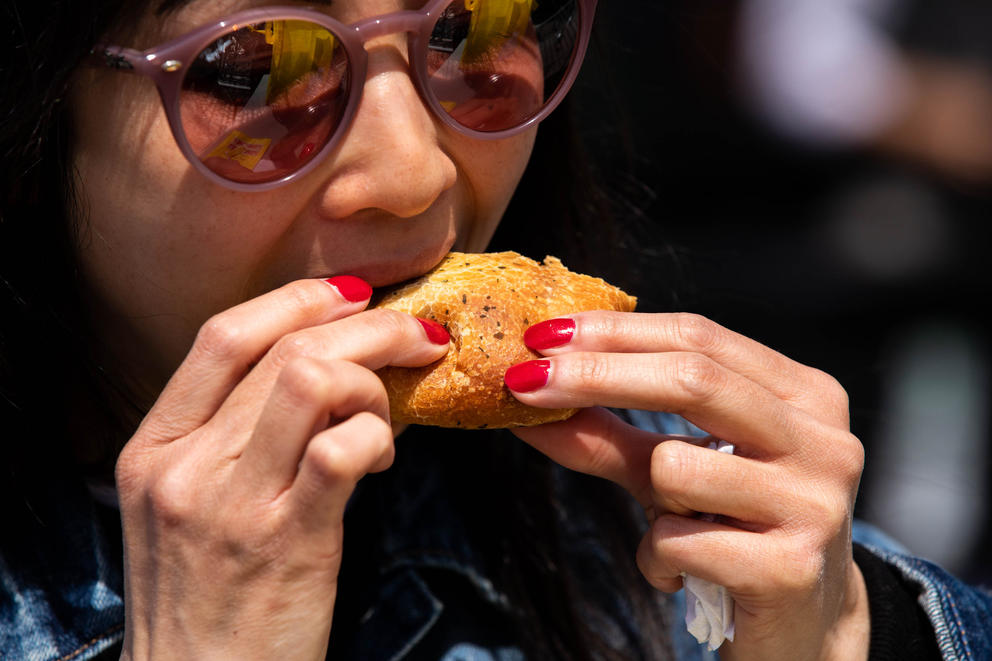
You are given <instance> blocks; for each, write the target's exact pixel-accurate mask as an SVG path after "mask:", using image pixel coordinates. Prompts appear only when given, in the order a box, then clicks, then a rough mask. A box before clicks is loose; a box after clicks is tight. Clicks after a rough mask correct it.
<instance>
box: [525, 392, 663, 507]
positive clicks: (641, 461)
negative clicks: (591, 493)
mask: <svg viewBox="0 0 992 661" xmlns="http://www.w3.org/2000/svg"><path fill="white" fill-rule="evenodd" d="M511 431H512V432H513V433H514V434H515V435H516V436H517V437H519V438H520V439H521V440H523V441H524V442H526V443H528V444H530V445H531V446H533V447H534V448H536V449H537V450H538V451H540V452H542V453H544V454H545V455H547V456H548V457H550V458H551V459H552V460H553V461H555V462H556V463H558V464H560V465H562V466H564V467H566V468H569V469H571V470H575V471H579V472H581V473H585V474H587V475H594V476H596V477H602V478H605V479H607V480H610V481H612V482H615V483H616V484H619V485H620V486H621V487H623V488H624V489H626V490H627V492H628V493H630V494H631V495H632V496H633V497H634V498H636V499H637V501H638V502H640V503H641V505H642V506H644V507H649V506H651V504H652V497H651V481H650V472H649V471H648V470H647V467H648V466H649V465H650V461H651V452H652V450H653V449H654V446H655V445H656V444H657V443H658V441H659V438H660V437H659V436H658V435H657V434H652V433H650V432H646V431H644V430H641V429H638V428H637V427H634V426H632V425H629V424H627V423H625V422H624V421H622V420H620V418H618V417H617V416H616V415H614V414H613V413H610V412H609V411H607V410H606V409H602V408H589V409H584V410H582V411H579V412H578V413H576V414H575V415H574V416H572V417H571V418H569V419H568V420H565V421H563V422H554V423H550V424H546V425H539V426H537V427H518V428H515V429H512V430H511Z"/></svg>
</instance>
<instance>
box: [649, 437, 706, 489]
mask: <svg viewBox="0 0 992 661" xmlns="http://www.w3.org/2000/svg"><path fill="white" fill-rule="evenodd" d="M687 450H688V446H687V445H686V444H685V443H681V442H678V441H664V442H662V443H659V444H658V445H657V446H655V448H654V451H653V452H652V454H651V478H652V482H653V483H654V486H655V488H657V489H659V490H661V491H664V492H665V493H668V494H671V495H680V494H682V493H684V491H685V489H686V486H687V485H688V484H689V483H690V481H691V480H692V479H693V476H694V475H695V474H696V473H697V470H696V469H697V465H696V462H695V461H694V459H693V455H692V454H691V453H690V452H687Z"/></svg>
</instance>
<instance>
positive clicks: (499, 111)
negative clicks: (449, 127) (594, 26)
mask: <svg viewBox="0 0 992 661" xmlns="http://www.w3.org/2000/svg"><path fill="white" fill-rule="evenodd" d="M579 18H580V14H579V5H578V2H577V0H454V1H453V2H452V3H451V4H450V5H449V6H448V7H447V8H446V9H445V10H444V11H443V12H442V13H441V15H440V17H439V19H438V22H437V23H436V24H435V26H434V30H433V32H432V34H431V39H430V44H429V46H428V73H429V80H430V82H429V85H430V88H431V91H432V92H433V94H434V95H435V96H436V97H437V99H438V101H440V103H441V105H442V106H443V107H444V108H445V110H447V111H448V113H449V114H450V115H451V116H452V117H454V118H455V119H456V120H457V121H458V122H459V123H460V124H462V125H463V126H465V127H467V128H470V129H474V130H476V131H501V130H504V129H508V128H513V127H515V126H519V125H520V124H523V123H524V122H526V121H527V120H528V119H530V118H531V117H533V116H534V115H536V114H537V113H538V112H539V111H540V110H541V108H543V107H544V104H545V102H546V101H547V100H548V99H550V98H551V97H552V96H554V93H555V91H556V90H557V89H558V87H559V86H560V85H561V83H562V81H563V80H564V78H565V76H566V74H567V73H568V70H569V66H570V65H571V64H572V61H573V59H574V57H575V51H576V47H577V45H578V42H579Z"/></svg>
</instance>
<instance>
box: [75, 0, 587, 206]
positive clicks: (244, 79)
mask: <svg viewBox="0 0 992 661" xmlns="http://www.w3.org/2000/svg"><path fill="white" fill-rule="evenodd" d="M596 1H597V0H430V1H429V2H428V3H427V5H426V6H425V7H424V8H423V9H420V10H417V11H398V12H394V13H390V14H384V15H382V16H376V17H372V18H367V19H364V20H362V21H359V22H357V23H353V24H351V25H344V24H343V23H340V22H338V21H336V20H334V19H333V18H331V17H329V16H327V15H325V14H323V13H321V12H318V11H315V10H311V9H302V8H294V7H267V8H263V9H255V10H250V11H244V12H239V13H237V14H234V15H232V16H228V17H227V18H224V19H222V20H220V21H217V22H215V23H213V24H210V25H205V26H203V27H201V28H198V29H196V30H194V31H193V32H190V33H188V34H186V35H184V36H182V37H179V38H177V39H174V40H172V41H169V42H168V43H165V44H162V45H160V46H157V47H154V48H151V49H150V50H147V51H144V52H140V51H137V50H134V49H130V48H123V47H120V46H102V45H101V46H98V47H96V48H94V54H95V55H96V56H97V57H99V59H100V62H101V63H102V64H103V65H104V66H108V67H111V68H114V69H118V70H121V71H129V72H133V73H137V74H139V75H142V76H148V77H149V78H151V79H152V80H153V81H154V82H155V85H156V86H157V88H158V92H159V96H160V97H161V99H162V105H163V106H164V108H165V113H166V116H167V117H168V120H169V125H170V127H171V129H172V134H173V135H174V136H175V139H176V143H177V144H178V145H179V148H180V149H181V150H182V152H183V154H184V155H185V156H186V158H187V159H188V160H189V162H190V163H191V164H192V165H193V167H194V168H196V169H197V170H198V171H199V172H201V173H202V174H203V175H205V176H206V177H207V178H208V179H210V180H212V181H214V182H216V183H219V184H221V185H224V186H227V187H228V188H232V189H235V190H240V191H256V190H266V189H271V188H275V187H277V186H280V185H282V184H285V183H287V182H289V181H291V180H293V179H294V178H296V177H300V176H303V175H304V174H306V173H307V172H309V171H310V170H312V169H313V168H314V167H316V166H317V165H318V163H320V161H321V160H322V159H323V158H324V157H325V156H327V154H329V153H330V152H331V150H333V149H334V147H335V145H336V144H337V143H338V141H340V140H341V138H342V136H343V135H344V133H345V132H346V131H347V128H348V125H349V124H350V123H351V121H352V119H354V116H355V112H356V110H357V108H358V103H359V100H360V98H361V94H362V88H363V87H364V82H365V76H366V68H367V64H368V54H367V53H366V51H365V43H366V42H367V41H369V40H370V39H375V38H377V37H381V36H383V35H387V34H395V33H399V32H406V33H407V34H408V38H407V48H408V56H409V62H410V65H409V66H410V73H411V77H412V79H413V81H414V83H415V85H416V87H417V89H418V91H419V93H420V95H421V98H422V99H423V101H424V103H425V104H426V105H427V107H428V108H430V109H431V111H433V113H434V114H435V115H436V116H437V117H439V118H440V120H441V121H443V122H444V123H445V124H446V125H448V126H450V127H451V128H452V129H454V130H456V131H458V132H459V133H462V134H464V135H467V136H470V137H473V138H481V139H500V138H507V137H510V136H512V135H516V134H518V133H520V132H522V131H524V130H526V129H527V128H529V127H531V126H533V125H535V124H536V123H537V122H540V121H541V120H542V119H544V118H545V117H546V116H547V115H548V113H550V112H551V111H552V110H553V109H554V108H555V106H557V105H558V103H560V102H561V100H562V98H563V97H564V96H565V94H566V93H567V92H568V89H569V88H570V87H571V86H572V83H573V82H574V80H575V77H576V75H577V74H578V70H579V67H580V65H581V62H582V58H583V55H584V54H585V50H586V46H587V45H588V43H589V33H590V31H591V28H592V20H593V14H594V12H595V9H596Z"/></svg>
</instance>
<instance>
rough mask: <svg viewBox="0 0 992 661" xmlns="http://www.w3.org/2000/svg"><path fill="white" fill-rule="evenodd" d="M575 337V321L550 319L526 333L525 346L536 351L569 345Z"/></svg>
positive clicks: (532, 327)
mask: <svg viewBox="0 0 992 661" xmlns="http://www.w3.org/2000/svg"><path fill="white" fill-rule="evenodd" d="M573 335H575V320H574V319H549V320H547V321H542V322H541V323H539V324H534V325H533V326H531V327H530V328H528V329H527V330H526V331H524V344H526V345H527V346H528V347H530V348H531V349H534V350H535V351H541V350H543V349H551V348H554V347H560V346H562V345H564V344H568V343H569V342H571V341H572V336H573Z"/></svg>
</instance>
